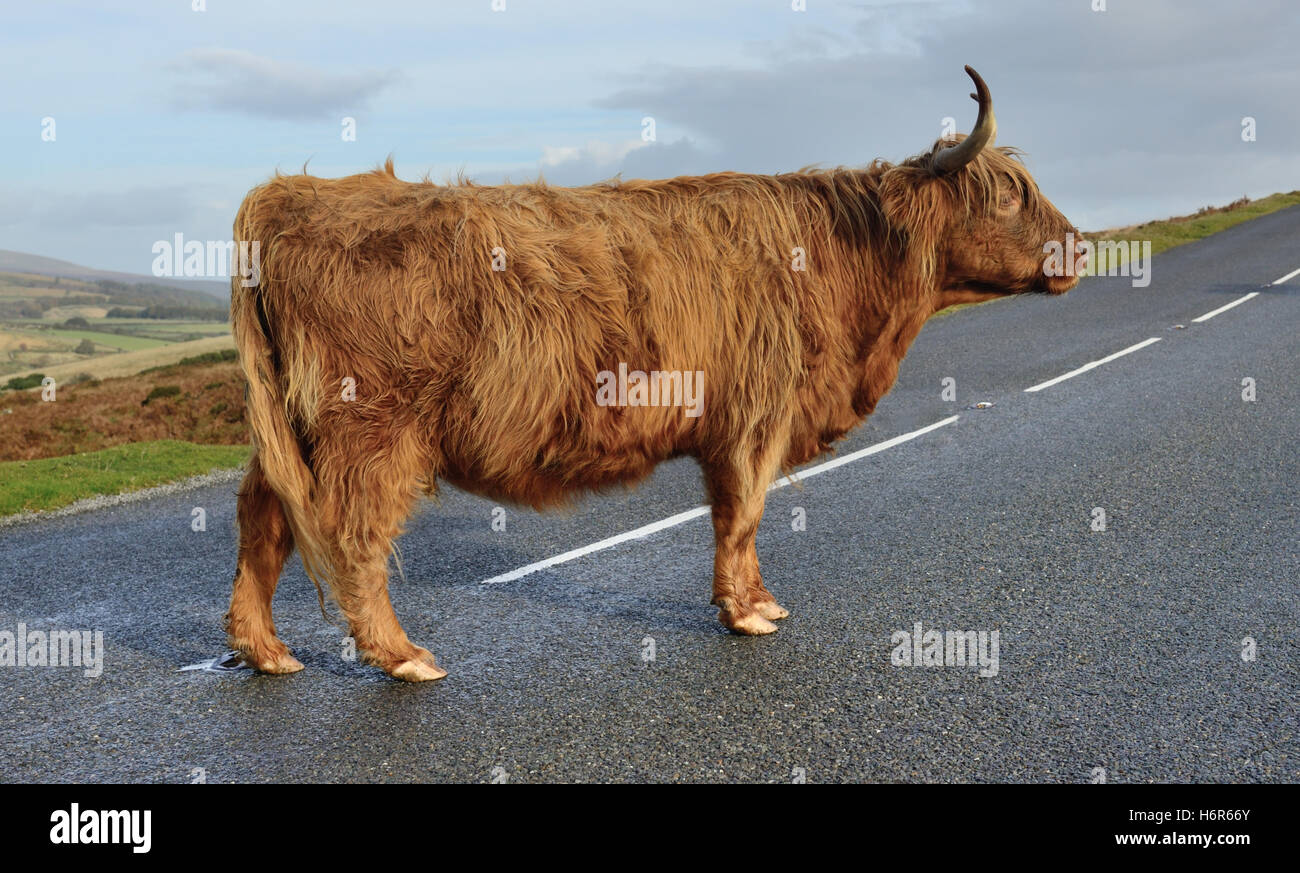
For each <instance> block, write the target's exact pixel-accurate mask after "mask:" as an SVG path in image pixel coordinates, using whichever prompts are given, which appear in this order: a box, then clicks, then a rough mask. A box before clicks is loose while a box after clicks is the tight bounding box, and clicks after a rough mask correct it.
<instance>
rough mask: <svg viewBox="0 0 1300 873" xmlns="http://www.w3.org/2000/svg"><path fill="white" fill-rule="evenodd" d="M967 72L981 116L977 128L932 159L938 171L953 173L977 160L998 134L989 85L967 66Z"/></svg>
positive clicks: (972, 96)
mask: <svg viewBox="0 0 1300 873" xmlns="http://www.w3.org/2000/svg"><path fill="white" fill-rule="evenodd" d="M966 73H967V75H969V76H970V77H971V79H972V81H974V82H975V93H974V94H972V95H970V96H971V99H972V100H975V101H977V102H978V103H979V105H980V114H979V117H978V118H976V119H975V129H974V130H972V131H971V132H970V136H968V137H966V138H965V139H964V140H962V141H961V142H959V143H957V144H956V145H955V146H949V147H948V148H946V149H940V150H939V151H937V152H935V154H934V157H933V158H932V159H931V166H932V167H933V168H934V171H935V172H936V173H952V172H955V171H957V170H960V169H961V168H962V167H964V166H966V165H967V164H969V163H970V162H971V161H973V160H975V156H976V155H978V154H979V153H980V152H981V151H982V150H983V149H984V147H985V146H986V145H989V144H990V143H992V142H993V139H994V137H996V136H997V134H998V122H997V119H995V118H994V117H993V97H992V96H991V95H990V94H989V86H988V85H985V84H984V80H983V79H981V78H980V74H979V73H977V72H975V71H974V70H972V69H971V68H970V65H967V66H966Z"/></svg>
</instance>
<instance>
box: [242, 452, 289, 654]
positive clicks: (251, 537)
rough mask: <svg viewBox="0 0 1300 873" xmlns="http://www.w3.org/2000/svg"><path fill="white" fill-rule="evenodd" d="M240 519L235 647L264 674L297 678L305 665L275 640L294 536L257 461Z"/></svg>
mask: <svg viewBox="0 0 1300 873" xmlns="http://www.w3.org/2000/svg"><path fill="white" fill-rule="evenodd" d="M237 515H238V520H239V562H238V568H237V570H236V571H235V585H234V590H233V591H232V592H231V595H230V609H229V611H227V613H226V619H225V626H226V634H227V638H228V640H229V643H230V647H231V648H232V649H234V650H235V651H237V652H239V653H240V654H241V655H242V656H243V658H244V662H245V663H246V664H248V665H249V666H251V667H253V668H255V669H257V670H260V671H261V672H263V673H295V672H297V671H298V670H301V669H302V664H300V663H299V662H298V660H297V659H296V658H294V657H293V655H291V654H289V649H288V647H287V646H285V644H284V643H283V642H281V641H280V638H279V637H277V636H276V635H275V624H274V622H272V620H271V598H272V596H273V595H274V594H275V586H276V583H277V582H279V580H280V571H281V570H283V569H284V562H285V559H286V558H288V557H289V553H290V552H291V551H292V550H293V534H292V533H291V532H290V530H289V521H288V519H287V518H285V514H284V507H283V506H282V505H281V504H280V498H279V497H277V496H276V495H275V492H274V491H272V490H271V486H270V485H269V484H268V483H267V481H266V477H265V476H264V475H263V474H262V467H261V464H260V463H259V462H258V459H257V457H256V456H254V457H253V459H252V461H251V462H249V467H248V473H247V474H245V476H244V482H243V484H242V485H241V486H240V488H239V503H238V509H237Z"/></svg>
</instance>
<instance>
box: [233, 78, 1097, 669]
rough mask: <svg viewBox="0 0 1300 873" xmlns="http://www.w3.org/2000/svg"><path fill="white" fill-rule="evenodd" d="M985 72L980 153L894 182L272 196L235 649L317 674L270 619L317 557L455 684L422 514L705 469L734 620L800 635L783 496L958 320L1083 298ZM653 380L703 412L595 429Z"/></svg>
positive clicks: (558, 496)
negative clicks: (942, 321) (404, 558)
mask: <svg viewBox="0 0 1300 873" xmlns="http://www.w3.org/2000/svg"><path fill="white" fill-rule="evenodd" d="M966 69H967V72H968V73H969V74H970V76H971V78H972V79H973V80H974V82H975V86H976V91H977V93H976V94H972V95H971V96H972V97H973V98H975V99H976V100H977V101H978V103H979V116H978V120H977V121H976V124H975V128H974V130H973V131H972V133H971V134H970V135H969V136H966V137H951V138H948V139H944V140H940V141H939V142H937V143H936V144H935V145H934V147H933V148H932V149H931V151H929V152H927V153H925V154H922V155H919V156H917V157H913V158H911V159H908V160H906V161H904V162H902V163H901V164H896V165H895V164H890V163H885V162H883V161H879V160H878V161H876V162H874V163H872V164H870V165H869V166H867V167H865V168H862V169H845V168H838V169H832V170H804V171H800V172H795V173H788V174H783V175H776V176H761V175H747V174H740V173H717V174H713V175H707V176H687V177H679V178H674V179H666V180H662V181H640V180H638V181H610V182H607V183H604V184H598V185H590V186H587V187H581V188H557V187H551V186H549V185H546V184H544V183H543V182H540V181H539V182H537V183H535V184H527V185H502V186H495V187H484V186H476V185H473V184H468V183H461V184H456V185H450V186H442V185H435V184H431V183H429V182H427V181H425V182H421V183H412V182H403V181H401V180H399V179H398V178H397V177H396V175H395V174H394V172H393V167H392V162H391V160H390V161H389V162H388V163H387V164H386V165H385V167H384V168H383V169H382V170H376V171H374V172H371V173H366V174H363V175H357V176H349V177H346V178H342V179H321V178H315V177H312V176H307V175H292V176H284V175H277V176H276V177H275V178H273V179H272V180H271V181H269V182H267V183H266V184H264V185H261V186H259V187H257V188H255V189H253V190H252V191H251V192H250V193H249V194H248V196H247V197H246V198H245V200H244V202H243V204H242V206H241V207H240V209H239V213H238V216H237V217H236V219H235V239H237V240H245V241H260V244H261V264H260V281H259V282H258V284H256V286H255V287H243V285H244V284H245V283H244V282H241V281H240V280H239V279H238V278H236V279H235V280H234V281H232V298H231V319H232V324H233V328H234V334H235V338H236V342H237V344H238V347H239V355H240V361H241V363H242V365H243V369H244V372H245V374H246V376H247V380H248V415H249V423H250V427H251V430H252V441H253V446H254V455H253V457H252V459H251V461H250V462H249V468H248V472H247V475H246V477H245V479H244V482H243V485H242V486H241V488H240V492H239V505H238V521H239V533H240V541H239V557H238V568H237V572H236V576H235V581H234V593H233V595H232V597H231V601H230V610H229V612H228V614H227V616H226V628H227V631H228V633H229V640H230V644H231V646H232V647H233V648H234V649H236V650H237V651H238V652H240V653H241V654H242V656H243V658H244V660H245V662H246V663H248V664H249V665H251V666H252V667H254V668H256V669H258V670H261V671H264V672H267V673H289V672H293V671H296V670H299V669H301V668H302V665H301V664H300V663H299V662H298V661H297V660H296V659H295V658H294V657H293V656H292V655H291V654H290V653H289V650H288V648H287V647H286V646H285V644H284V643H283V642H281V640H280V639H279V638H278V637H277V636H276V632H275V627H274V624H273V623H272V620H271V598H272V594H273V592H274V591H275V587H276V583H277V580H278V577H279V575H280V572H281V570H282V568H283V566H284V562H285V560H286V558H287V557H288V555H289V554H290V552H291V551H292V550H293V548H294V547H295V546H296V547H297V549H298V551H299V553H300V554H301V557H302V560H303V564H304V566H305V568H306V570H307V572H308V573H309V575H310V576H311V577H312V579H313V580H314V581H315V582H316V583H317V586H318V590H319V589H320V587H321V586H322V585H323V586H324V587H325V588H326V589H328V591H329V593H330V595H331V596H332V597H333V599H334V600H335V601H336V602H337V604H338V606H339V608H340V610H341V612H342V614H343V616H344V617H345V618H346V620H347V622H348V625H349V628H350V631H351V634H352V636H353V637H354V639H355V641H356V644H357V648H358V650H359V651H360V652H361V653H363V655H364V657H365V658H366V660H367V661H369V662H370V663H372V664H375V665H377V666H379V667H380V668H382V669H383V670H385V671H387V672H388V673H389V674H391V675H393V676H395V677H397V678H399V679H406V680H411V681H418V680H426V679H440V678H442V677H443V676H445V675H446V674H445V672H444V671H443V670H442V669H440V668H439V667H438V666H437V664H436V662H435V660H434V658H433V656H432V655H431V654H430V653H429V652H428V651H427V650H426V649H423V648H420V647H418V646H416V645H414V644H413V643H412V642H411V641H410V640H409V639H408V638H407V636H406V633H405V632H404V631H403V630H402V627H401V625H400V624H399V623H398V620H397V617H396V615H395V614H394V611H393V608H392V605H391V603H390V601H389V597H388V564H389V556H390V553H391V550H392V547H393V540H394V538H395V537H396V536H397V535H398V534H399V533H400V531H401V526H402V524H403V522H404V520H405V519H406V517H407V516H408V514H409V513H410V511H411V509H412V506H413V503H414V501H415V500H416V499H417V497H418V496H419V495H420V493H421V492H425V493H433V492H434V491H435V489H436V486H437V483H438V481H439V480H442V481H445V482H448V483H451V484H453V485H455V486H457V487H459V488H462V489H465V490H466V491H470V492H473V493H475V494H480V495H485V496H487V497H489V498H491V499H493V500H497V501H508V502H511V503H515V504H525V505H529V506H532V507H536V508H544V507H547V506H553V505H556V504H559V503H563V502H566V501H569V500H572V499H573V498H574V497H575V495H578V494H581V493H583V492H585V491H590V490H592V489H601V488H605V487H608V486H614V485H620V484H630V483H634V482H636V481H637V480H639V479H641V478H643V477H645V476H646V475H647V474H648V473H649V472H650V471H651V470H652V469H653V468H654V467H655V465H656V464H658V463H659V462H661V461H664V460H666V459H669V458H673V457H678V456H682V455H689V456H691V457H693V458H695V459H696V460H697V461H698V462H699V464H700V466H701V468H702V470H703V474H704V481H705V485H706V490H707V493H708V497H709V501H710V504H711V507H712V519H713V529H714V535H715V540H716V554H715V557H714V566H713V600H712V602H713V603H714V604H715V605H716V606H717V607H718V609H719V613H718V617H719V619H720V620H721V622H722V623H723V624H724V625H725V626H726V627H728V628H730V629H731V630H732V631H734V632H736V633H741V634H767V633H771V632H772V631H774V630H776V625H775V624H774V622H775V621H777V620H779V619H781V618H784V617H785V616H786V615H787V614H788V613H787V611H786V610H785V609H784V608H782V607H781V606H780V605H778V603H777V602H776V599H775V598H774V597H773V596H772V595H771V594H770V593H769V592H768V590H767V588H766V587H765V586H764V584H763V579H762V576H761V575H760V573H759V566H758V555H757V552H756V551H755V546H754V538H755V533H756V531H757V528H758V524H759V519H760V518H761V516H762V514H763V503H764V496H765V492H766V489H767V486H768V485H769V484H770V483H771V482H772V481H773V479H774V478H775V477H776V476H777V475H778V474H779V473H780V472H782V471H789V470H791V469H792V468H794V467H795V466H797V465H799V464H802V463H804V462H806V461H808V460H810V459H811V458H814V457H815V456H817V455H819V454H821V453H823V452H826V451H828V450H829V449H830V448H831V444H832V443H833V442H834V441H835V440H837V439H839V438H840V437H842V436H843V435H844V434H845V433H847V432H848V431H849V430H850V429H851V428H853V427H854V426H855V425H857V424H858V423H859V422H861V421H862V419H863V418H864V417H865V416H867V415H868V414H870V413H871V412H872V410H873V409H874V408H875V406H876V404H877V403H878V402H879V401H880V399H881V397H882V396H883V395H884V394H885V392H886V391H888V390H889V388H890V386H891V385H892V384H893V382H894V380H895V377H896V376H897V374H898V368H899V362H900V361H901V360H902V359H903V355H904V353H905V352H906V351H907V348H908V345H909V344H910V343H911V342H912V340H913V339H914V338H915V337H916V335H917V333H918V332H919V331H920V329H921V326H922V325H923V324H924V323H925V320H926V319H927V318H929V317H930V316H931V315H933V314H934V313H936V312H938V311H939V310H941V309H944V308H945V307H948V306H951V305H953V304H956V303H968V302H974V301H982V300H989V299H992V298H994V297H999V296H1003V295H1008V294H1016V293H1020V292H1044V293H1049V294H1061V293H1064V292H1065V291H1067V290H1069V289H1070V288H1071V287H1073V286H1074V284H1075V283H1076V281H1077V279H1076V278H1075V277H1074V276H1072V275H1070V276H1051V275H1047V274H1046V272H1045V270H1044V266H1043V260H1044V258H1043V254H1044V246H1045V244H1048V243H1050V242H1052V241H1056V242H1057V243H1060V242H1062V241H1063V240H1064V239H1065V238H1066V235H1067V234H1070V233H1074V234H1075V235H1076V236H1078V232H1077V230H1075V228H1074V227H1073V226H1072V225H1071V224H1070V222H1069V221H1067V220H1066V219H1065V217H1064V216H1062V215H1061V213H1059V212H1058V211H1057V210H1056V209H1055V208H1054V207H1053V206H1052V205H1051V204H1050V203H1049V202H1048V201H1047V199H1046V198H1044V197H1043V196H1042V195H1041V194H1040V193H1039V191H1038V187H1037V185H1036V184H1035V183H1034V181H1033V179H1032V178H1031V177H1030V175H1029V173H1028V172H1027V171H1026V170H1025V168H1024V166H1023V165H1022V163H1021V162H1020V161H1019V159H1018V157H1017V153H1016V152H1015V151H1014V150H1010V149H1000V148H994V147H993V146H992V141H993V138H994V133H995V127H996V126H995V122H994V117H993V106H992V100H991V98H990V96H989V91H988V88H987V87H986V86H985V84H984V82H983V80H982V79H980V77H979V76H978V74H976V73H975V72H974V71H973V70H971V69H970V68H969V67H967V68H966ZM620 368H622V369H620ZM627 371H638V372H641V373H655V372H658V373H687V374H692V373H694V374H700V376H701V382H700V385H701V387H702V389H703V390H702V396H701V397H700V401H699V407H698V408H697V409H696V410H695V414H693V415H688V414H686V413H687V409H686V408H685V407H684V406H683V405H682V404H680V403H673V404H658V405H650V404H630V403H603V402H602V403H598V402H596V396H595V395H596V391H597V390H598V383H599V381H600V380H599V374H602V373H605V374H608V373H615V372H627ZM323 606H324V601H323V595H322V608H323Z"/></svg>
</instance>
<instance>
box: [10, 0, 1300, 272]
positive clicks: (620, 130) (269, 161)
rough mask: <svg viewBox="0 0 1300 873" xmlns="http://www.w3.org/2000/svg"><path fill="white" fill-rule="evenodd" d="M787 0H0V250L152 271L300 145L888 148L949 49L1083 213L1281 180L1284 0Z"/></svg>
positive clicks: (565, 164) (461, 154) (445, 169)
mask: <svg viewBox="0 0 1300 873" xmlns="http://www.w3.org/2000/svg"><path fill="white" fill-rule="evenodd" d="M194 5H204V6H206V10H204V11H194V10H193V9H192V6H194ZM494 5H497V6H500V5H504V6H505V8H504V10H501V11H497V10H494V8H493V6H494ZM792 5H796V6H797V5H800V4H799V3H798V2H795V3H793V4H792V2H791V0H743V2H742V0H619V2H612V0H504V3H502V0H497V2H496V3H495V4H494V3H493V0H409V2H404V0H368V2H365V3H357V2H352V0H349V2H326V0H276V2H267V0H257V2H236V0H206V2H199V3H197V4H196V3H193V2H191V0H167V2H164V0H136V2H127V0H93V2H92V0H87V2H58V0H44V2H39V3H21V4H20V3H5V4H4V6H3V10H2V11H0V67H2V68H3V82H4V84H5V87H4V88H3V89H0V205H2V206H3V209H0V248H2V249H14V250H18V251H25V252H31V253H34V254H40V255H46V256H49V257H56V258H62V259H64V260H69V261H74V262H77V263H81V264H85V265H88V266H93V267H99V268H105V269H116V270H123V271H128V272H134V273H147V272H149V270H150V265H151V263H152V261H153V257H154V256H153V254H152V252H151V248H152V246H153V243H154V241H156V240H163V239H167V240H170V239H171V238H172V237H173V235H174V234H176V233H183V234H184V235H185V237H186V238H187V239H200V240H218V239H226V238H229V237H230V233H231V231H230V225H231V221H232V219H233V217H234V211H235V209H236V208H237V206H238V204H239V200H240V199H241V197H242V196H243V194H244V192H246V191H247V190H248V188H250V187H251V186H253V185H255V184H257V183H258V182H260V181H262V180H264V179H265V178H266V177H267V176H268V175H270V174H271V173H272V172H273V171H274V170H275V169H277V168H279V169H281V170H285V171H296V170H298V169H300V168H301V167H302V166H303V164H304V162H309V164H308V169H309V171H310V172H312V173H314V174H317V175H322V176H336V175H346V174H349V173H356V172H362V171H365V170H368V169H371V168H373V167H374V166H375V165H377V164H378V163H380V162H382V161H383V159H384V158H385V157H386V156H387V155H389V154H391V155H393V157H394V159H395V161H396V164H397V171H398V175H399V176H401V177H403V178H407V179H418V178H420V177H422V176H424V175H425V174H426V173H427V174H429V175H430V176H431V178H432V179H433V180H434V181H438V182H441V181H444V180H446V179H447V178H451V177H454V176H455V175H456V174H457V173H458V172H464V173H465V174H466V175H467V176H469V177H471V178H473V179H475V180H476V181H479V182H483V183H496V182H500V181H502V180H504V179H507V178H508V179H511V180H514V181H522V180H527V179H532V178H536V177H537V175H538V174H539V173H540V174H542V175H543V176H544V177H545V178H546V179H547V180H548V181H550V182H553V183H556V184H584V183H588V182H593V181H598V180H600V179H604V178H608V177H610V176H612V175H614V174H615V173H622V174H623V176H624V177H625V178H632V177H647V178H655V177H665V176H672V175H677V174H681V173H702V172H710V171H715V170H742V171H748V172H755V173H771V172H781V171H785V170H793V169H798V168H800V167H803V166H808V165H813V164H820V165H826V166H834V165H840V164H842V165H848V166H853V165H860V164H864V163H866V162H868V161H870V160H871V159H873V158H875V157H883V158H886V159H889V160H899V159H901V158H904V157H907V156H908V155H909V154H913V153H915V152H918V151H921V150H923V149H925V148H927V147H928V146H929V144H930V143H931V142H932V141H933V140H934V139H935V137H937V136H938V135H939V134H940V132H941V125H942V123H943V119H944V118H945V117H948V116H951V117H953V118H955V119H956V122H957V127H958V129H959V130H963V131H964V130H968V129H969V127H970V125H971V124H972V123H973V121H974V116H975V104H974V102H973V101H971V100H970V98H969V97H968V96H967V94H968V93H969V91H970V87H969V86H970V83H969V81H968V80H967V79H966V77H965V75H964V73H963V72H962V65H963V64H967V63H969V64H971V65H972V66H974V67H975V68H976V69H978V70H979V71H980V72H981V73H982V74H983V76H984V78H985V79H986V80H987V81H988V83H989V86H990V88H991V89H992V92H993V97H994V103H995V105H996V107H997V116H998V122H999V129H998V136H999V138H998V142H999V143H1000V144H1003V145H1014V146H1017V147H1019V148H1021V149H1023V150H1025V151H1026V152H1027V160H1028V163H1029V165H1030V167H1031V169H1032V170H1033V172H1034V173H1035V175H1036V177H1037V178H1038V180H1039V183H1040V185H1041V186H1042V188H1043V189H1044V191H1045V192H1046V193H1047V195H1048V196H1049V197H1051V198H1052V199H1053V200H1054V201H1055V202H1056V203H1057V205H1058V206H1060V207H1061V208H1062V210H1063V211H1064V212H1065V213H1066V214H1067V215H1068V216H1069V217H1070V218H1071V219H1072V220H1073V221H1075V223H1076V224H1078V225H1079V226H1081V227H1083V228H1085V229H1088V228H1101V227H1110V226H1115V225H1119V224H1128V223H1133V222H1137V221H1140V220H1144V219H1148V218H1159V217H1164V216H1167V215H1170V214H1175V213H1182V212H1188V211H1191V210H1194V209H1196V208H1197V207H1200V206H1203V205H1206V204H1211V203H1223V202H1226V201H1229V200H1232V199H1235V198H1237V197H1240V196H1242V195H1243V194H1244V195H1249V196H1261V195H1264V194H1269V193H1272V192H1275V191H1290V190H1293V189H1296V188H1300V161H1298V160H1297V151H1298V149H1300V146H1298V145H1297V144H1300V61H1298V60H1297V58H1298V57H1300V49H1297V46H1298V45H1300V9H1298V8H1297V6H1296V5H1295V2H1294V0H1233V2H1228V0H1177V2H1175V0H1140V2H1139V0H1105V3H1104V5H1105V7H1106V8H1105V10H1104V11H1095V10H1094V8H1093V7H1094V6H1096V5H1103V4H1102V2H1101V0H953V2H947V0H939V2H924V0H915V2H903V0H896V2H873V0H856V2H838V0H806V7H807V8H806V10H805V11H796V10H794V9H792ZM1248 116H1249V117H1251V118H1253V119H1255V122H1254V123H1255V132H1256V138H1255V140H1254V141H1253V142H1246V141H1243V138H1242V129H1243V119H1244V118H1246V117H1248ZM646 117H651V118H653V119H654V133H655V139H654V141H653V142H646V141H645V140H644V139H643V137H642V132H643V129H644V128H643V119H645V118H646ZM344 118H352V119H355V131H356V137H355V141H345V140H344V138H343V136H342V133H343V129H344V122H343V119H344ZM46 119H53V120H54V121H53V135H54V138H53V140H52V141H50V140H49V139H48V138H47V137H48V131H49V129H50V125H49V122H47V121H46ZM43 134H45V135H44V136H43Z"/></svg>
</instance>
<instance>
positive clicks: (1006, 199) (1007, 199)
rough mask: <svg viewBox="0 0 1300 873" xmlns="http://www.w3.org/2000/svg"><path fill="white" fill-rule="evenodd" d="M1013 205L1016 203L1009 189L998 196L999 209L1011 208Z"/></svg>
mask: <svg viewBox="0 0 1300 873" xmlns="http://www.w3.org/2000/svg"><path fill="white" fill-rule="evenodd" d="M1015 205H1016V198H1015V197H1014V196H1013V195H1012V194H1011V192H1009V191H1008V192H1005V193H1003V195H1002V196H1001V197H1000V198H998V208H999V209H1011V208H1013V207H1014V206H1015Z"/></svg>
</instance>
